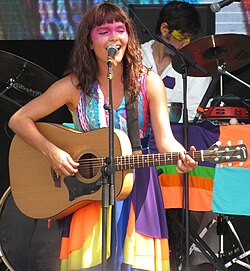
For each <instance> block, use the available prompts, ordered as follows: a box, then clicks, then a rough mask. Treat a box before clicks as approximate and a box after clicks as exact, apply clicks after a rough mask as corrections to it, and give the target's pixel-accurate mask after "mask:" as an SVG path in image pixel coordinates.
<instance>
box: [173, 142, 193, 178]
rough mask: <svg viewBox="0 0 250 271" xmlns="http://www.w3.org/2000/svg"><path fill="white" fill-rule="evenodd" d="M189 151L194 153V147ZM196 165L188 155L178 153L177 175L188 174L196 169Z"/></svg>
mask: <svg viewBox="0 0 250 271" xmlns="http://www.w3.org/2000/svg"><path fill="white" fill-rule="evenodd" d="M190 151H196V149H195V147H194V146H192V147H190ZM197 165H198V163H197V162H196V161H194V159H193V158H191V157H190V156H189V155H188V154H185V153H184V152H180V159H179V160H178V162H177V164H176V171H177V173H178V174H184V173H187V172H190V171H191V170H193V169H195V168H196V167H197Z"/></svg>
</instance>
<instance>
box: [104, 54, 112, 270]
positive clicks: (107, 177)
mask: <svg viewBox="0 0 250 271" xmlns="http://www.w3.org/2000/svg"><path fill="white" fill-rule="evenodd" d="M112 64H113V60H112V59H111V58H108V61H107V65H108V74H107V77H108V80H109V104H105V105H104V109H105V110H108V113H109V156H108V157H106V159H105V161H106V163H105V164H104V165H103V167H102V169H101V172H102V271H106V270H107V259H106V254H107V214H108V206H109V205H114V202H115V196H114V195H115V192H114V190H115V182H114V180H115V164H114V114H113V97H112V79H113V69H112Z"/></svg>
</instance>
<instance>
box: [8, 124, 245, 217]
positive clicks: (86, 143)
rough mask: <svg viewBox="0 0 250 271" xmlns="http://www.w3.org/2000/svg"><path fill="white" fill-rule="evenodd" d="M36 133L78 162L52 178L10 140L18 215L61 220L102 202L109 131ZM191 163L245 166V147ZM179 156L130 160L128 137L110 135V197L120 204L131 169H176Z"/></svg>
mask: <svg viewBox="0 0 250 271" xmlns="http://www.w3.org/2000/svg"><path fill="white" fill-rule="evenodd" d="M37 127H38V130H39V131H40V132H41V133H42V134H43V135H44V136H45V137H46V138H47V139H48V140H50V141H51V142H53V143H54V144H55V145H57V146H58V147H59V148H61V149H63V150H65V151H66V152H68V153H69V154H70V155H71V156H72V157H73V159H74V160H76V161H78V162H79V164H80V165H79V168H78V173H77V174H76V175H75V176H70V177H65V176H61V177H60V176H59V177H58V176H57V175H56V174H55V171H54V170H53V169H52V167H51V165H50V163H49V161H48V159H47V158H46V157H45V156H44V155H43V154H42V153H40V152H39V151H37V150H36V149H34V148H33V147H31V146H30V145H28V144H27V143H25V142H24V141H23V140H22V139H21V138H20V137H18V136H17V135H15V136H14V138H13V140H12V142H11V146H10V152H9V168H10V184H11V192H12V194H13V198H14V201H15V203H16V205H17V207H18V208H19V210H20V211H21V212H22V213H24V214H25V215H27V216H29V217H31V218H35V219H45V218H53V219H58V218H62V217H64V216H66V215H69V214H70V213H72V212H74V211H76V210H77V209H79V208H81V207H82V206H85V205H86V204H88V203H90V202H92V201H100V200H101V199H102V189H101V188H102V180H103V174H102V172H105V169H106V166H107V163H108V162H109V161H108V160H107V156H108V153H109V144H108V140H109V131H108V128H102V129H98V130H94V131H91V132H86V133H81V132H78V131H75V130H73V129H71V128H68V127H65V126H63V125H59V124H52V123H37ZM188 154H189V155H190V156H191V157H192V158H193V159H194V160H196V161H207V162H211V163H223V162H228V163H229V162H232V161H240V162H242V161H244V160H246V159H247V148H246V146H245V145H244V144H240V145H237V146H226V147H220V146H217V145H215V146H212V147H210V148H209V149H207V150H200V151H191V152H188ZM178 158H179V153H178V152H169V153H159V154H141V155H132V149H131V144H130V141H129V138H128V136H127V135H126V134H125V133H124V132H122V131H121V130H118V129H115V131H114V159H113V161H114V163H113V165H114V172H115V195H114V196H115V198H116V199H118V200H119V199H125V198H126V197H127V196H128V195H129V194H130V192H131V190H132V187H133V169H135V168H143V167H155V166H160V165H168V164H176V162H177V160H178Z"/></svg>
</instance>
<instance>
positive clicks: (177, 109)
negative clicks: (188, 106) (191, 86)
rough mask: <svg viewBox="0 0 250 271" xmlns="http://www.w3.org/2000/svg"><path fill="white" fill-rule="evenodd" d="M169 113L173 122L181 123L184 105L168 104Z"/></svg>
mask: <svg viewBox="0 0 250 271" xmlns="http://www.w3.org/2000/svg"><path fill="white" fill-rule="evenodd" d="M168 113H169V119H170V121H171V122H179V120H180V118H181V115H182V103H177V102H176V103H174V102H173V103H168Z"/></svg>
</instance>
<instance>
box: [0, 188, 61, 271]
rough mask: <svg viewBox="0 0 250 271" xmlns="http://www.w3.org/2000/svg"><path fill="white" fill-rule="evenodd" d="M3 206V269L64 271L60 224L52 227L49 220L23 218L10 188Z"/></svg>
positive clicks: (0, 220)
mask: <svg viewBox="0 0 250 271" xmlns="http://www.w3.org/2000/svg"><path fill="white" fill-rule="evenodd" d="M0 204H1V209H0V212H1V213H0V254H1V255H0V256H1V259H2V262H1V265H0V270H11V271H24V270H30V271H33V270H36V271H57V270H60V260H59V253H60V243H61V231H62V225H60V224H61V223H60V221H55V220H52V221H51V222H50V227H48V221H47V220H34V219H31V218H29V217H27V216H25V215H23V214H22V213H21V212H20V211H19V210H18V208H17V207H16V205H15V203H14V200H13V197H12V194H11V190H10V188H8V189H7V191H6V192H5V193H4V195H3V196H2V198H1V201H0ZM3 265H5V266H6V267H7V269H6V267H4V266H3Z"/></svg>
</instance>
